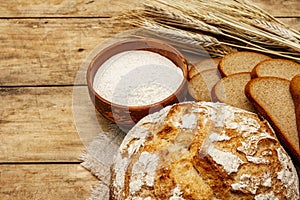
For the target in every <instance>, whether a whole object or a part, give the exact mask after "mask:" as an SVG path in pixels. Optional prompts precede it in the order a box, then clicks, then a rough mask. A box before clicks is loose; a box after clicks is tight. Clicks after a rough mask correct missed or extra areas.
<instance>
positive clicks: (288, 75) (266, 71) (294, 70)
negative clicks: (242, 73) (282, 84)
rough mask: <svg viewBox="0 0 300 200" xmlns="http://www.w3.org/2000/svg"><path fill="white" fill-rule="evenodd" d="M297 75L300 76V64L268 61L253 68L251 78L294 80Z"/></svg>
mask: <svg viewBox="0 0 300 200" xmlns="http://www.w3.org/2000/svg"><path fill="white" fill-rule="evenodd" d="M297 74H300V64H298V63H296V62H293V61H290V60H285V59H268V60H264V61H262V62H260V63H259V64H257V65H256V66H255V67H254V68H253V70H252V72H251V77H252V78H256V77H264V76H273V77H278V78H284V79H287V80H292V78H293V77H294V76H296V75H297Z"/></svg>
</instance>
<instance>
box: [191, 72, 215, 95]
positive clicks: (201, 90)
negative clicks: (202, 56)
mask: <svg viewBox="0 0 300 200" xmlns="http://www.w3.org/2000/svg"><path fill="white" fill-rule="evenodd" d="M220 79H221V75H220V73H219V71H218V69H216V68H215V69H207V70H204V71H202V72H200V73H198V74H196V75H194V76H193V78H192V79H191V80H189V83H188V94H189V98H190V99H192V100H195V101H214V98H213V96H212V95H211V90H212V88H213V87H214V85H215V84H216V83H217V81H218V80H220Z"/></svg>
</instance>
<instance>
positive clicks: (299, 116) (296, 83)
mask: <svg viewBox="0 0 300 200" xmlns="http://www.w3.org/2000/svg"><path fill="white" fill-rule="evenodd" d="M290 92H291V95H292V98H293V101H294V105H295V113H296V124H297V129H298V137H299V140H300V74H299V75H297V76H295V77H294V78H292V80H291V82H290Z"/></svg>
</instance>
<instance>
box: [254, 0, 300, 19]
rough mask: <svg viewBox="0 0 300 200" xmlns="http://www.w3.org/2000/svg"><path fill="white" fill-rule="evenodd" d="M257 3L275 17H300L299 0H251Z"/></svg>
mask: <svg viewBox="0 0 300 200" xmlns="http://www.w3.org/2000/svg"><path fill="white" fill-rule="evenodd" d="M251 1H252V2H253V3H254V4H255V5H257V6H258V7H260V8H261V9H263V10H264V11H266V12H268V13H270V14H271V15H273V16H275V17H299V16H300V10H299V8H300V1H299V0H251Z"/></svg>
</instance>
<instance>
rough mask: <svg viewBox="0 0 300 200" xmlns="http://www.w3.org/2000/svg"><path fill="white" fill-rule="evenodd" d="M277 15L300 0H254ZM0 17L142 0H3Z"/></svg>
mask: <svg viewBox="0 0 300 200" xmlns="http://www.w3.org/2000/svg"><path fill="white" fill-rule="evenodd" d="M252 2H254V3H255V4H256V5H258V6H259V7H261V8H262V9H264V10H265V11H267V12H269V13H270V14H272V15H274V16H299V7H300V1H298V0H289V1H286V0H252ZM0 3H1V7H0V17H2V18H3V17H6V18H9V17H10V18H13V17H84V16H89V17H90V16H94V17H110V16H112V15H114V14H116V13H119V12H121V11H125V10H128V9H131V8H135V7H136V6H138V5H140V4H141V3H142V1H138V0H131V1H128V0H116V1H110V0H100V1H95V0H76V1H69V0H44V1H39V0H33V1H27V0H17V1H15V2H14V3H11V2H10V1H4V0H1V1H0Z"/></svg>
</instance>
